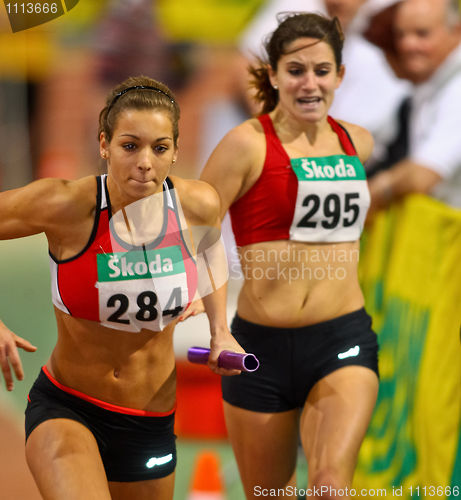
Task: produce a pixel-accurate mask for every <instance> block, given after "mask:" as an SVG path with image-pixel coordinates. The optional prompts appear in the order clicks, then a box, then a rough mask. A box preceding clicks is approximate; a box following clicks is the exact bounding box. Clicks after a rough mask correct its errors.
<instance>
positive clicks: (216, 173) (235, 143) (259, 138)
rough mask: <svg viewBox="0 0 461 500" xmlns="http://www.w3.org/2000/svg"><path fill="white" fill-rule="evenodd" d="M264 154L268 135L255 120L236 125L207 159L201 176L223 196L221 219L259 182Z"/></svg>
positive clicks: (221, 197)
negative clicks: (265, 135)
mask: <svg viewBox="0 0 461 500" xmlns="http://www.w3.org/2000/svg"><path fill="white" fill-rule="evenodd" d="M264 155H265V137H264V133H263V131H262V127H261V125H260V124H259V122H258V121H257V120H255V119H253V120H248V121H246V122H244V123H242V124H241V125H239V126H238V127H235V128H234V129H232V130H231V131H230V132H228V133H227V135H226V136H225V137H224V138H223V139H222V140H221V142H220V143H219V144H218V146H217V147H216V148H215V150H214V151H213V153H212V154H211V156H210V158H209V159H208V161H207V163H206V165H205V167H204V169H203V171H202V174H201V176H200V179H201V180H203V181H205V182H208V183H209V184H211V185H212V186H213V187H214V188H215V189H216V191H217V192H218V194H219V197H220V199H221V219H222V218H223V217H224V215H225V213H226V212H227V210H228V209H229V207H230V205H232V203H233V202H234V201H235V200H237V199H238V198H240V197H241V196H242V195H243V194H245V193H246V192H247V191H248V189H249V188H250V187H251V186H252V185H253V184H254V183H255V182H256V180H257V177H258V176H259V174H260V172H258V167H260V168H261V169H262V165H263V163H264Z"/></svg>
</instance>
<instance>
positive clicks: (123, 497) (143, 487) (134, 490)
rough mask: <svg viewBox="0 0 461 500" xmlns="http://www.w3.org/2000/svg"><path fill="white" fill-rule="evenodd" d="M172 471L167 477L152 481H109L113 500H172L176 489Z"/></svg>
mask: <svg viewBox="0 0 461 500" xmlns="http://www.w3.org/2000/svg"><path fill="white" fill-rule="evenodd" d="M174 477H175V473H174V472H172V473H171V474H169V475H168V476H166V477H162V478H160V479H152V480H150V481H132V482H123V483H122V482H109V488H110V493H111V495H112V500H151V499H155V500H171V499H172V498H173V491H174Z"/></svg>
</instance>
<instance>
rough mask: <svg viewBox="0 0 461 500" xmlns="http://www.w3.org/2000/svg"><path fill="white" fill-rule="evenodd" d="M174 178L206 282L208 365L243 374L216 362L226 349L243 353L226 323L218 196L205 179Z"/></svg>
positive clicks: (221, 371) (219, 370)
mask: <svg viewBox="0 0 461 500" xmlns="http://www.w3.org/2000/svg"><path fill="white" fill-rule="evenodd" d="M172 180H173V183H174V185H175V187H176V188H177V189H178V192H179V196H180V199H181V205H182V208H183V210H184V214H185V216H186V219H187V221H188V223H189V225H190V228H191V231H192V237H193V239H194V244H195V247H196V253H197V262H198V272H199V277H198V279H199V282H200V280H204V281H206V282H207V286H205V287H203V290H204V291H202V292H201V293H202V297H201V298H202V300H203V304H204V307H205V312H206V314H207V316H208V321H209V323H210V333H211V341H210V347H211V352H210V357H209V362H208V365H209V366H210V368H211V369H212V370H213V371H214V372H215V373H217V374H219V375H236V374H238V373H240V371H239V370H226V369H224V368H218V361H217V360H218V356H219V354H220V353H221V351H223V350H231V351H235V352H244V351H243V349H242V348H241V347H240V345H239V344H238V343H237V341H236V340H235V339H234V337H233V336H232V334H231V333H230V331H229V327H228V324H227V308H226V299H227V259H226V255H225V251H224V247H223V245H222V243H221V240H220V201H219V196H218V194H217V193H216V191H215V190H214V189H213V188H212V187H211V186H210V185H209V184H207V183H205V182H202V181H196V180H183V179H176V178H172ZM186 193H187V195H186ZM200 274H202V276H200ZM200 287H201V285H200V284H199V288H200ZM207 288H209V289H207Z"/></svg>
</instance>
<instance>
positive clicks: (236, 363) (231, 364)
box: [187, 347, 259, 372]
mask: <svg viewBox="0 0 461 500" xmlns="http://www.w3.org/2000/svg"><path fill="white" fill-rule="evenodd" d="M209 354H210V349H207V348H206V347H191V348H190V349H189V350H188V351H187V359H188V360H189V361H190V362H191V363H200V364H206V363H207V362H208V356H209ZM218 366H219V367H221V368H227V369H230V370H232V369H235V370H242V372H254V371H256V370H257V369H258V368H259V361H258V358H257V357H256V356H255V355H254V354H247V353H241V352H233V351H222V352H221V354H220V355H219V358H218Z"/></svg>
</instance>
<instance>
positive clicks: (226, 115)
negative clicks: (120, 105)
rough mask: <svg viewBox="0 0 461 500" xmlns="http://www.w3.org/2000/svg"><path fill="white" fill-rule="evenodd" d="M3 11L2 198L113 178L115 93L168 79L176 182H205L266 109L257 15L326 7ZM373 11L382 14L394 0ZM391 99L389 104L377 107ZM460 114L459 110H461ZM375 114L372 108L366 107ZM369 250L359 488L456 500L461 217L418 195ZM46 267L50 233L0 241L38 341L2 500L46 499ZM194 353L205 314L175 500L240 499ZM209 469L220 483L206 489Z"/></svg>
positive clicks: (234, 270)
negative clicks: (35, 390)
mask: <svg viewBox="0 0 461 500" xmlns="http://www.w3.org/2000/svg"><path fill="white" fill-rule="evenodd" d="M6 3H7V2H4V3H3V4H2V5H0V188H1V189H2V190H6V189H12V188H15V187H19V186H22V185H24V184H25V183H27V182H30V181H32V180H33V179H37V178H41V177H47V176H56V177H63V178H67V179H75V178H78V177H81V176H84V175H89V174H96V175H97V174H100V173H102V172H103V170H102V169H103V165H102V163H100V160H99V147H98V141H97V121H98V114H99V111H100V109H101V108H102V107H103V102H104V98H105V95H106V93H107V91H108V90H109V89H110V88H111V87H112V86H113V85H115V84H116V83H118V82H119V81H121V80H123V79H124V78H126V77H128V76H130V75H136V74H145V75H148V76H151V77H153V78H155V79H157V80H161V81H163V82H164V83H166V84H167V85H168V86H169V87H170V88H171V89H172V90H173V91H174V92H175V94H176V96H177V100H178V102H179V104H180V107H181V120H180V140H179V148H180V152H179V158H178V162H177V164H176V166H175V172H174V173H175V174H176V175H180V176H183V177H188V178H196V177H198V176H199V174H200V170H201V167H202V166H203V165H204V163H205V161H206V158H207V156H208V155H209V154H210V152H211V151H212V150H213V148H214V146H215V145H216V144H217V143H218V141H219V140H220V139H221V138H222V136H223V135H224V134H225V133H226V132H227V131H228V130H229V129H230V128H232V127H233V126H235V125H237V124H238V123H239V122H241V121H242V120H244V119H246V118H247V117H248V116H250V114H251V113H252V112H254V111H255V110H254V108H252V107H251V104H249V101H248V93H247V81H246V69H245V68H246V66H247V64H248V60H249V59H248V58H249V57H250V56H249V54H250V53H255V52H256V50H257V49H258V46H260V42H261V39H262V37H261V34H260V32H258V23H261V22H262V21H260V20H261V19H263V18H264V16H267V15H269V14H270V15H271V17H272V18H273V17H274V16H273V10H274V9H275V8H276V9H277V10H287V9H288V8H290V9H293V10H304V8H305V7H304V6H305V5H309V8H311V6H314V7H318V8H315V9H313V10H317V11H320V12H322V11H323V6H322V3H321V2H317V3H316V2H315V1H314V2H312V1H310V0H309V1H308V0H306V1H305V2H302V1H301V0H298V1H297V2H291V3H290V2H288V1H286V2H278V3H277V2H272V1H269V0H98V1H95V0H79V1H78V3H75V2H73V3H74V4H75V6H74V7H73V8H72V9H70V10H69V11H68V12H66V13H65V14H64V15H62V16H61V17H58V18H56V19H54V20H52V21H50V22H47V23H44V24H41V25H39V26H37V27H33V28H30V29H27V30H24V31H18V32H16V33H13V32H12V30H11V26H10V24H9V20H8V16H7V11H6ZM62 3H63V4H64V2H62ZM68 3H69V2H68ZM346 3H347V2H346ZM364 3H365V4H367V5H369V6H370V9H371V11H372V10H373V9H372V7H373V8H374V9H377V8H379V7H380V4H382V3H383V2H382V0H369V1H368V2H364ZM390 3H393V2H390ZM291 4H293V6H291ZM281 6H282V8H280V7H281ZM283 6H285V7H283ZM65 10H66V9H65ZM371 11H370V12H371ZM365 14H366V12H365ZM365 14H364V15H363V16H362V18H357V19H356V20H355V24H353V23H352V25H351V26H352V28H351V31H349V28H348V31H347V32H346V40H347V39H348V36H349V35H348V33H349V34H350V38H351V39H352V37H353V36H356V34H357V33H359V32H361V31H363V30H364V28H365V23H366V19H367V16H366V15H365ZM368 15H370V13H368ZM274 27H275V26H274ZM271 29H273V28H271ZM255 33H258V34H255ZM263 33H264V31H263ZM251 36H253V38H254V39H255V40H256V42H252V43H253V46H251V43H250V41H249V40H250V39H251ZM370 47H371V45H370ZM367 50H370V51H371V50H372V49H371V48H369V49H367ZM373 50H374V51H376V52H377V53H378V52H379V49H377V48H375V47H374V48H373ZM376 57H381V59H382V61H383V62H382V68H384V69H383V71H385V72H387V73H386V76H382V77H379V78H378V76H377V75H376V74H375V75H374V76H375V78H376V79H377V80H376V87H378V83H379V82H380V81H381V83H382V82H383V81H386V82H387V80H383V79H384V78H389V83H386V84H385V90H383V91H382V92H383V93H382V95H381V96H380V95H374V96H373V95H372V96H371V98H372V99H374V101H373V102H375V103H376V106H374V108H376V113H375V114H376V115H377V116H378V117H381V118H382V119H383V122H384V119H385V118H386V119H387V118H389V117H387V116H384V115H385V114H386V113H388V114H391V113H393V114H395V113H397V109H398V105H399V103H400V101H401V100H402V99H403V98H404V97H405V96H407V95H408V94H409V93H411V89H410V87H409V85H408V82H405V81H403V80H399V79H397V78H394V77H393V76H392V75H391V71H390V69H389V68H387V69H386V68H385V67H384V64H385V63H384V56H382V55H380V56H378V55H376ZM370 64H371V63H370ZM346 67H347V63H346ZM363 73H367V71H363ZM368 73H371V72H368ZM352 74H353V72H352ZM371 76H373V74H371ZM368 77H370V75H368ZM357 85H358V84H357ZM367 85H368V84H367ZM369 87H370V85H368V88H369ZM377 92H378V90H377ZM356 93H357V92H356ZM362 97H363V94H362ZM344 101H345V99H343V101H338V103H335V105H336V106H337V114H335V115H334V116H335V117H339V118H342V116H341V114H342V113H343V114H344V116H345V117H346V119H348V116H347V110H344V109H343V108H341V107H340V105H341V102H344ZM381 101H382V102H383V103H384V106H382V109H381V110H378V109H377V108H378V107H379V106H378V104H379V103H380V102H381ZM453 104H454V105H456V106H459V107H460V108H461V102H457V103H453ZM363 107H364V108H365V109H368V110H369V109H370V106H369V105H368V104H366V103H363ZM356 110H357V112H358V113H357V114H360V113H359V111H360V110H359V109H358V107H357V106H356ZM368 115H370V113H368ZM351 121H354V120H353V119H351ZM383 122H381V121H380V120H377V121H375V122H373V123H370V124H368V123H366V124H365V125H366V126H369V127H370V128H371V129H373V127H375V128H376V139H377V149H378V150H379V147H380V143H379V137H378V132H379V131H380V130H381V131H382V126H381V123H383ZM372 132H374V131H373V130H372ZM457 133H458V134H459V130H458V131H457ZM223 232H224V238H225V241H226V244H227V246H228V255H229V266H230V271H231V280H230V285H229V305H228V318H229V320H230V319H231V318H232V316H233V313H234V311H235V301H236V296H237V293H238V290H239V287H240V277H239V271H238V262H237V260H236V255H235V250H234V247H233V239H232V235H231V234H230V230H229V224H228V221H227V220H226V222H225V224H224V229H223ZM415 249H416V250H415ZM415 254H417V258H416V259H415V258H414V257H415ZM362 255H363V256H362V261H361V279H362V284H363V287H364V290H365V295H366V300H367V308H368V310H369V312H370V314H372V316H373V320H374V325H375V329H376V330H377V332H378V334H379V339H380V347H381V359H380V371H381V376H382V384H381V389H380V395H379V399H378V404H377V407H376V411H375V416H374V418H373V421H372V424H371V426H370V431H369V434H368V436H367V438H366V440H365V443H364V446H363V447H362V452H361V455H360V461H359V466H358V470H357V474H356V486H357V488H360V487H362V488H367V489H369V490H370V491H371V490H373V489H378V488H385V489H386V491H388V492H391V491H392V487H398V486H400V485H404V486H405V490H404V491H403V496H404V497H405V496H408V486H409V485H414V486H416V485H420V486H423V485H435V486H443V487H450V489H446V490H444V491H443V494H442V495H438V497H440V496H442V497H443V496H446V497H447V498H449V497H452V498H454V497H455V496H456V495H455V494H453V489H452V487H453V486H455V485H458V486H459V485H460V483H461V432H460V422H461V417H460V416H461V349H460V313H461V266H460V265H459V259H460V256H461V214H460V211H459V210H458V209H453V208H452V207H448V206H445V205H444V204H442V203H440V202H438V201H436V200H432V199H429V198H428V197H426V196H423V195H415V196H412V197H410V198H409V199H408V200H405V203H403V204H402V205H400V206H398V207H393V208H391V209H390V210H388V211H386V212H384V213H381V214H379V216H378V217H377V218H376V221H375V222H374V224H373V227H371V228H370V229H369V230H368V231H367V233H366V235H365V237H364V241H363V254H362ZM48 265H49V264H48V256H47V245H46V241H45V238H44V237H43V236H41V235H38V236H34V237H30V238H25V239H22V240H16V241H8V242H7V241H2V242H1V244H0V276H1V281H0V314H1V317H2V319H3V321H4V322H5V324H7V325H8V326H9V328H10V329H12V330H13V331H15V333H17V334H18V335H20V336H23V337H25V338H27V339H29V340H30V341H31V342H32V343H33V344H35V345H37V346H38V351H37V353H35V354H24V353H22V354H21V356H22V360H23V363H24V367H25V374H26V375H25V380H24V381H23V382H20V383H16V385H15V391H14V392H13V393H12V394H10V393H7V392H6V390H5V389H4V387H3V386H2V387H0V499H1V500H36V499H38V498H39V494H38V492H37V490H36V488H35V485H34V484H33V481H32V478H31V476H30V473H29V472H28V469H27V466H26V464H25V459H24V433H23V411H24V408H25V405H26V396H27V393H28V390H29V388H30V386H31V384H32V382H33V380H34V379H35V377H36V375H37V374H38V371H39V369H40V367H41V366H42V365H43V364H44V363H45V361H46V359H47V358H48V356H49V353H50V351H51V349H52V346H53V345H54V342H55V338H56V329H55V325H54V315H53V311H52V306H51V300H50V295H49V292H48V290H49V271H48ZM10 283H11V286H10ZM202 316H203V315H202ZM192 345H203V346H206V345H208V327H207V321H206V319H205V318H204V317H197V318H193V319H191V320H188V321H187V322H186V323H184V324H181V325H179V326H178V327H177V331H176V333H175V348H176V352H177V361H178V367H177V370H178V412H177V426H176V427H177V428H176V433H177V435H178V467H177V474H176V477H177V484H176V492H175V500H184V499H187V498H188V497H189V496H190V495H191V493H192V492H193V491H195V490H196V491H199V489H200V488H205V489H206V488H210V491H211V490H212V489H213V488H214V489H215V493H216V494H217V495H219V496H217V497H216V498H217V499H218V500H219V499H221V498H222V499H223V500H224V499H227V500H239V499H243V490H242V488H241V486H240V482H239V478H238V471H237V468H236V465H235V461H234V459H233V455H232V451H231V449H230V447H229V445H228V444H227V440H226V430H225V426H224V421H223V415H222V408H221V400H220V384H219V378H218V377H217V376H215V375H213V374H212V373H211V372H210V371H209V370H208V369H207V368H206V367H203V366H192V365H190V364H189V363H187V361H186V360H185V356H186V351H187V348H188V347H190V346H192ZM204 471H205V478H207V477H208V478H209V479H208V480H204V481H202V474H203V472H204ZM214 473H216V477H214ZM307 474H308V471H307V468H306V466H305V464H304V463H303V458H302V456H301V455H300V460H299V465H298V484H299V487H301V488H302V487H305V486H306V482H307ZM213 477H214V479H213V480H212V479H210V478H213ZM203 482H204V483H205V484H202V483H203ZM194 488H195V490H194ZM447 493H448V494H447ZM370 496H374V495H373V494H372V493H370ZM422 496H423V495H422Z"/></svg>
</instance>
